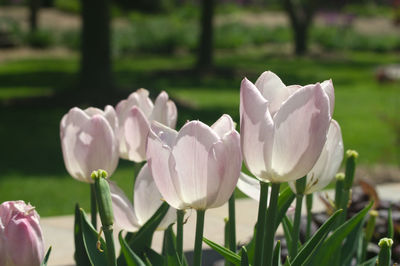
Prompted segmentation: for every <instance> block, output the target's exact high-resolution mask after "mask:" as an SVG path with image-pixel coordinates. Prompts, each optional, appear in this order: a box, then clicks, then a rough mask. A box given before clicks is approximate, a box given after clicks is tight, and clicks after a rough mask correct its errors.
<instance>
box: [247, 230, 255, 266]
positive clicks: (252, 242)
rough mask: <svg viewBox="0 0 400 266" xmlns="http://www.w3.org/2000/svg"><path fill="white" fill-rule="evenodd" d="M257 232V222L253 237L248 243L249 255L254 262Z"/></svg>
mask: <svg viewBox="0 0 400 266" xmlns="http://www.w3.org/2000/svg"><path fill="white" fill-rule="evenodd" d="M256 233H257V224H256V225H255V226H254V233H253V238H252V239H251V240H250V242H249V243H248V244H247V245H246V250H247V257H248V259H249V262H250V263H253V258H254V252H255V247H256Z"/></svg>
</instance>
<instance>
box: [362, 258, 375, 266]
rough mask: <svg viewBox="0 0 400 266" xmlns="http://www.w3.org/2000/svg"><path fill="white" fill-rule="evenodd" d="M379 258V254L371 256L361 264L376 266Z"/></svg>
mask: <svg viewBox="0 0 400 266" xmlns="http://www.w3.org/2000/svg"><path fill="white" fill-rule="evenodd" d="M377 259H378V256H375V257H373V258H370V259H369V260H367V261H365V262H363V263H362V264H360V265H359V266H375V265H376V260H377Z"/></svg>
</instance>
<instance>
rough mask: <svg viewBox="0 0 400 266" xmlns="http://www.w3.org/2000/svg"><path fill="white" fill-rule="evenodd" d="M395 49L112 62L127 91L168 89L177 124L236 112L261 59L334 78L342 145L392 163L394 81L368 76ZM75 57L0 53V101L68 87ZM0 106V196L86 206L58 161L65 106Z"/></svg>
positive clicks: (46, 211) (299, 76) (120, 175)
mask: <svg viewBox="0 0 400 266" xmlns="http://www.w3.org/2000/svg"><path fill="white" fill-rule="evenodd" d="M398 59H399V57H398V55H397V54H393V53H392V54H378V53H369V52H362V53H361V52H347V53H344V52H343V53H340V54H334V55H331V56H328V55H327V56H319V57H317V56H313V57H301V58H295V57H291V56H287V55H282V54H278V55H276V54H273V53H271V52H263V51H253V50H249V51H241V52H232V53H227V52H225V53H219V54H218V56H217V58H216V65H217V70H216V72H215V73H214V74H210V75H207V76H204V77H199V76H197V75H195V74H194V73H193V72H191V71H189V69H190V68H191V67H192V66H193V64H194V58H193V57H191V56H188V55H180V56H170V57H168V56H164V57H163V56H157V57H153V56H135V57H130V58H123V59H116V61H115V65H114V70H115V78H116V82H117V84H118V85H119V87H122V88H130V89H125V90H126V96H128V94H129V93H130V92H131V91H133V90H135V89H137V88H141V87H145V88H148V89H149V90H150V91H151V96H152V97H153V98H154V97H155V96H156V95H157V93H158V92H159V91H160V90H166V91H167V92H168V93H169V94H170V96H171V97H172V98H173V99H174V100H176V101H177V102H178V104H179V107H178V112H179V122H178V124H179V126H181V125H182V124H183V123H184V122H185V121H186V120H192V119H200V120H202V121H204V122H206V123H208V124H211V123H213V121H215V120H216V119H217V118H218V117H219V116H221V115H222V114H223V113H228V114H230V115H231V116H232V117H233V119H234V120H235V121H236V122H239V112H238V109H239V87H240V81H241V79H242V78H243V77H245V76H246V77H248V78H249V79H250V80H252V81H255V80H256V78H257V77H258V75H259V74H261V72H262V71H264V70H267V69H269V70H272V71H274V72H275V73H277V74H278V75H279V76H280V77H281V78H282V80H283V81H284V82H285V83H286V84H295V83H297V84H308V83H314V82H318V81H323V80H325V79H329V78H332V79H333V83H334V86H335V92H336V106H335V114H334V118H335V119H336V120H337V121H338V122H339V123H340V125H341V127H342V131H343V138H344V144H345V148H346V149H349V148H351V149H356V150H357V151H358V152H359V153H360V160H359V161H360V163H361V164H365V165H371V164H375V163H379V164H398V162H399V157H398V155H399V147H398V146H396V136H397V137H398V136H399V132H396V131H395V125H393V124H391V123H390V122H389V121H393V120H394V121H397V123H398V122H399V117H398V112H399V106H400V96H399V84H398V83H397V84H396V83H383V84H381V83H378V82H377V81H376V80H375V76H374V73H375V70H376V68H377V67H378V66H380V65H382V64H387V63H396V62H398ZM78 63H79V60H78V58H77V57H75V56H69V57H66V58H47V59H20V60H13V61H4V62H1V63H0V100H1V101H3V103H7V100H10V99H15V98H18V97H28V96H40V95H42V96H43V95H51V94H53V93H54V92H56V91H62V90H66V89H68V88H72V87H74V85H75V84H76V79H77V76H76V74H75V73H76V71H77V69H78ZM110 104H116V103H110ZM70 107H72V105H71V106H70ZM1 108H2V109H1V112H0V121H1V127H0V139H1V146H0V147H1V149H2V152H1V153H0V162H1V167H0V170H1V173H0V202H2V201H6V200H17V199H23V200H26V201H30V202H31V203H32V204H33V205H35V206H36V207H37V209H38V211H39V213H40V214H41V215H42V216H49V215H63V214H71V213H72V212H73V206H74V204H75V202H80V203H81V205H82V206H83V207H84V208H86V209H88V206H89V205H88V199H89V187H88V185H86V184H83V183H80V182H77V181H75V180H73V179H72V178H70V177H69V176H68V174H67V172H66V170H65V168H64V165H63V161H62V155H61V149H60V143H59V121H60V119H61V117H62V115H63V114H64V113H66V112H67V111H68V108H67V107H61V106H60V107H54V106H53V107H44V106H43V107H38V106H35V107H30V106H29V105H26V106H18V107H15V106H12V105H9V106H7V105H4V106H3V107H1ZM396 115H397V116H396ZM133 174H134V166H133V163H131V162H127V161H122V160H121V161H120V165H119V168H118V170H117V172H116V173H115V174H114V176H113V177H112V179H113V180H115V181H116V182H117V183H118V184H120V185H121V186H122V187H123V189H124V190H125V191H126V192H127V193H128V194H129V195H131V194H132V192H131V191H132V178H133Z"/></svg>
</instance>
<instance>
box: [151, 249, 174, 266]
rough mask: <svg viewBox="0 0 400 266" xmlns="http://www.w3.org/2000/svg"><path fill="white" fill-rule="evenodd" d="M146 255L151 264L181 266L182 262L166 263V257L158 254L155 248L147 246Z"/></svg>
mask: <svg viewBox="0 0 400 266" xmlns="http://www.w3.org/2000/svg"><path fill="white" fill-rule="evenodd" d="M144 256H145V258H146V261H147V262H148V264H150V265H154V266H156V265H160V266H161V265H171V266H175V265H176V266H180V264H166V263H165V261H166V260H165V258H164V257H163V256H162V255H160V254H158V253H157V252H156V251H155V250H154V249H151V248H149V247H147V248H146V250H145V251H144Z"/></svg>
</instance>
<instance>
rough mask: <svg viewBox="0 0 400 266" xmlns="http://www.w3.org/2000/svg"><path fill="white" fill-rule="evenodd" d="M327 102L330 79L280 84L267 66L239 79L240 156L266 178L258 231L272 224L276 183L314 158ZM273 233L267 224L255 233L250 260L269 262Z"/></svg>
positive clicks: (304, 169)
mask: <svg viewBox="0 0 400 266" xmlns="http://www.w3.org/2000/svg"><path fill="white" fill-rule="evenodd" d="M333 108H334V90H333V85H332V81H324V82H323V83H321V84H320V83H316V84H312V85H307V86H303V87H302V86H298V85H292V86H286V85H285V84H283V82H282V81H281V79H280V78H279V77H278V76H277V75H275V74H274V73H272V72H270V71H266V72H264V73H263V74H261V76H260V77H259V78H258V80H257V81H256V83H255V85H254V84H253V83H251V82H250V81H249V80H248V79H246V78H245V79H243V81H242V84H241V88H240V132H241V139H240V140H241V144H242V145H241V147H242V153H243V158H244V161H245V164H246V165H247V168H248V169H249V171H250V172H251V173H253V174H254V175H255V176H256V177H257V178H258V179H259V180H260V181H262V182H263V183H262V184H261V186H262V187H266V184H265V182H271V195H270V203H269V207H268V212H267V215H266V218H265V221H264V220H261V221H259V223H258V225H257V233H258V234H259V233H260V235H262V234H263V230H264V229H263V228H264V227H265V225H268V226H270V227H272V228H274V227H275V222H276V221H275V213H276V212H277V204H278V195H279V187H280V183H282V182H288V181H294V180H297V179H299V178H301V177H303V176H305V175H306V174H307V173H308V172H309V171H310V170H311V168H312V167H313V166H314V164H315V162H316V161H317V160H318V158H319V156H320V154H321V151H322V148H323V146H324V144H325V142H326V135H327V132H328V129H329V124H330V121H331V119H332V114H333ZM264 191H266V189H264ZM266 193H267V192H265V194H266ZM263 194H264V193H261V195H263ZM260 197H261V196H260ZM265 200H266V199H262V198H260V205H259V213H258V217H264V216H265V214H264V213H263V212H265V206H264V205H265V203H264V201H265ZM274 234H275V232H274V230H267V231H266V233H265V236H264V240H263V241H262V240H261V237H259V238H258V239H256V250H255V256H254V257H255V263H254V265H256V266H258V265H262V264H263V261H265V264H266V265H271V263H272V250H273V241H274ZM294 243H297V241H294ZM262 246H264V247H262ZM261 249H264V251H262V250H261ZM263 255H264V257H263Z"/></svg>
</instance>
